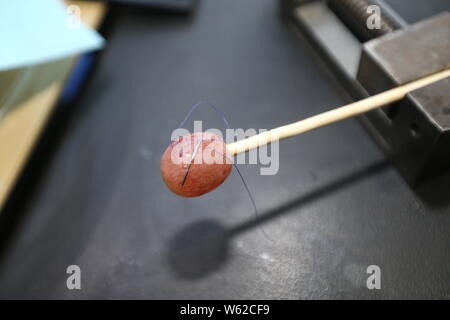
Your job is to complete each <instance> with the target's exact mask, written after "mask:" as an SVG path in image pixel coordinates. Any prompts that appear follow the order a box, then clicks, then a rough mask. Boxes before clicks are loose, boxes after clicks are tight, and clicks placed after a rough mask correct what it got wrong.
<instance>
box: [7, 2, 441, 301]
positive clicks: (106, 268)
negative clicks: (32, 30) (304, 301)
mask: <svg viewBox="0 0 450 320" xmlns="http://www.w3.org/2000/svg"><path fill="white" fill-rule="evenodd" d="M389 3H391V4H392V5H393V7H395V8H396V9H397V10H398V11H399V12H400V13H401V14H402V15H403V16H404V17H405V18H406V19H407V20H408V21H409V22H414V21H417V20H420V19H423V18H425V17H428V16H430V15H432V14H434V13H437V12H439V11H441V10H443V9H448V6H449V5H448V1H447V0H442V1H438V0H434V1H423V0H414V1H411V0H407V1H406V0H403V1H401V0H392V1H389ZM106 35H107V38H108V44H107V48H106V50H105V51H104V52H103V54H102V55H101V57H100V60H99V63H98V66H97V67H96V69H95V71H94V72H93V74H92V77H91V78H90V79H89V81H88V83H87V85H86V88H85V90H84V91H83V93H82V95H81V97H80V98H79V99H78V100H77V101H76V103H74V104H73V105H72V106H71V107H70V108H69V107H67V110H64V109H63V108H62V109H61V110H59V111H58V112H57V114H58V113H59V116H56V115H55V119H56V120H55V119H54V120H52V125H51V127H50V129H49V132H47V133H46V135H45V138H44V142H42V143H41V144H42V146H40V147H39V148H38V149H37V152H36V155H35V156H34V158H33V160H32V161H33V163H32V164H30V166H31V168H32V169H27V172H28V173H27V174H25V175H24V178H23V179H22V180H21V182H20V183H19V186H18V189H17V190H18V191H16V192H15V193H14V195H13V198H12V200H11V202H10V204H9V205H8V207H7V208H6V210H5V212H4V214H3V217H2V218H3V219H2V220H3V221H2V230H3V232H2V237H1V241H2V243H1V251H0V298H68V299H72V298H74V299H77V298H201V299H202V298H212V299H214V298H236V299H240V298H246V299H253V298H255V299H260V298H262V299H266V298H276V299H278V298H288V299H299V298H368V299H372V298H374V299H376V298H387V299H390V298H450V267H449V266H450V232H449V231H450V204H449V203H448V201H447V200H448V198H450V196H449V188H450V176H449V175H446V176H443V177H441V178H439V179H437V180H435V181H432V182H430V183H428V184H426V185H424V186H422V187H421V188H420V190H416V191H413V190H412V189H411V188H410V187H409V186H408V185H406V184H405V182H404V181H403V180H402V178H401V177H400V176H399V175H398V173H397V172H396V171H395V170H394V169H393V168H392V167H391V166H390V165H389V164H388V163H386V160H385V159H384V156H383V154H382V153H381V151H380V150H379V149H378V148H377V147H376V145H375V144H374V143H373V141H372V140H371V139H370V138H369V137H368V135H367V134H366V133H365V131H364V129H363V128H362V127H361V126H360V124H359V123H358V122H357V121H355V120H347V121H344V122H342V123H339V124H335V125H332V126H329V127H326V128H323V129H321V130H318V131H315V132H311V133H308V134H305V135H303V136H301V137H297V138H293V139H290V140H287V141H284V142H282V143H281V145H280V157H281V160H280V171H279V173H278V174H277V175H275V176H261V175H259V167H258V166H256V165H247V166H241V170H242V172H243V174H244V176H245V177H246V179H247V183H248V184H249V186H250V188H251V190H252V192H253V194H254V197H255V200H256V202H257V205H258V208H259V211H260V212H259V215H258V216H257V217H256V216H255V214H254V212H253V211H252V207H251V205H250V201H249V199H248V197H247V196H246V194H245V191H244V188H243V185H242V183H241V181H240V180H239V176H238V175H237V174H236V172H234V173H233V174H232V176H231V177H230V178H229V179H228V180H227V181H226V182H225V183H224V185H223V186H221V187H220V188H219V189H217V190H216V191H214V192H212V193H210V194H208V195H206V196H204V197H200V198H195V199H189V200H187V199H184V198H180V197H177V196H175V195H174V194H172V193H170V192H169V191H168V190H167V189H166V187H165V186H164V184H163V183H162V181H161V178H160V173H159V160H160V155H161V153H162V151H163V150H164V149H165V148H166V146H167V144H168V142H169V137H170V134H171V131H172V130H173V129H174V127H176V126H177V124H178V123H179V121H180V120H181V119H182V118H183V116H184V114H185V113H186V112H187V110H188V108H189V107H190V106H191V105H192V104H194V103H196V102H198V101H201V100H207V101H211V102H212V103H214V104H215V105H216V106H217V107H219V108H220V109H222V110H223V112H224V113H225V114H226V116H227V117H228V119H229V121H230V122H231V125H232V126H233V127H240V128H250V127H252V128H272V127H276V126H279V125H282V124H285V123H289V122H292V121H293V120H296V119H301V118H304V117H307V116H310V115H313V114H316V113H318V112H321V111H325V110H328V109H330V108H331V107H335V106H339V105H341V104H342V103H344V102H345V101H346V98H345V95H344V93H343V91H342V89H341V88H340V87H339V85H338V84H337V83H336V82H335V81H333V80H332V78H331V77H330V75H329V74H328V73H327V72H326V71H325V70H324V69H323V68H321V65H320V63H318V60H317V59H316V58H315V57H314V55H313V53H312V52H311V50H310V49H309V48H308V46H307V45H306V44H305V43H302V42H301V41H299V40H298V39H297V38H296V37H295V36H294V35H293V34H292V32H291V31H290V29H289V28H288V27H287V26H286V25H285V24H283V22H282V21H281V20H280V18H279V14H278V5H277V3H276V1H273V0H245V1H242V0H227V1H222V0H207V1H201V2H200V3H199V5H198V8H197V10H196V12H195V14H193V15H192V16H185V15H170V14H163V13H158V14H156V13H153V12H151V11H138V10H126V9H123V8H122V9H121V10H120V11H116V12H113V15H112V17H111V21H110V25H109V27H108V28H107V33H106ZM194 119H196V120H200V119H201V120H203V121H204V125H207V126H208V127H219V128H220V127H222V125H221V123H220V121H219V120H218V119H217V116H216V115H215V114H214V113H213V112H212V111H211V110H209V109H206V108H205V109H201V110H198V111H197V112H196V113H195V115H194V116H193V118H192V120H194ZM45 139H46V140H45ZM45 141H47V142H45ZM6 217H8V218H6ZM263 231H264V232H263ZM264 233H266V234H268V235H269V236H270V238H272V241H271V240H270V239H268V238H267V237H266V236H265V234H264ZM69 265H78V266H80V268H81V274H82V277H81V279H82V281H81V283H82V289H81V290H72V291H71V290H68V289H67V287H66V279H67V276H68V275H67V274H66V268H67V267H68V266H69ZM369 265H378V266H379V267H380V268H381V275H382V276H381V290H368V289H367V288H366V279H367V277H368V275H367V274H366V268H367V267H368V266H369Z"/></svg>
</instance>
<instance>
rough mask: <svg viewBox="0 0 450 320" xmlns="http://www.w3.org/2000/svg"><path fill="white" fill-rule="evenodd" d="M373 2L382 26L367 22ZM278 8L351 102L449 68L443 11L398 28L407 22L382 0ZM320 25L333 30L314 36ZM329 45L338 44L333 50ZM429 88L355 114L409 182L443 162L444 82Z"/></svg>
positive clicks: (449, 24) (449, 154) (449, 22)
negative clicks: (400, 99) (317, 52)
mask: <svg viewBox="0 0 450 320" xmlns="http://www.w3.org/2000/svg"><path fill="white" fill-rule="evenodd" d="M373 4H376V5H378V6H379V7H380V9H381V28H380V29H373V30H371V29H369V28H368V27H367V25H366V21H367V18H368V12H367V9H368V7H369V6H370V5H373ZM284 10H285V15H287V16H288V17H289V18H290V21H293V22H294V25H295V26H297V27H299V28H300V29H301V30H302V31H303V32H304V33H305V34H306V35H307V37H308V39H309V40H311V42H312V43H313V45H314V47H315V48H316V49H318V51H319V52H320V55H321V56H322V57H324V58H325V61H326V62H327V64H328V65H329V66H330V67H331V68H332V70H333V71H334V72H335V73H336V74H337V76H338V78H339V80H341V83H342V84H343V85H344V86H345V87H346V89H347V90H348V92H349V93H350V94H351V96H352V97H353V98H354V99H361V98H364V97H367V96H368V95H370V94H375V93H379V92H381V91H384V90H387V89H390V88H392V87H395V86H398V85H401V84H404V83H406V82H408V81H412V80H414V79H416V78H419V77H423V76H426V75H429V74H432V73H435V72H437V71H440V70H442V69H444V68H446V67H448V66H449V65H450V56H449V55H448V52H450V41H449V39H450V31H449V30H450V14H443V15H440V16H437V17H435V18H430V20H429V21H426V22H422V23H419V24H416V25H414V26H413V27H411V28H407V29H405V30H407V31H403V30H401V29H403V28H405V27H407V23H406V22H405V21H404V20H403V19H402V18H400V17H399V16H398V15H397V14H396V13H395V12H394V11H393V10H392V9H391V8H390V7H389V6H388V5H387V4H386V3H385V2H383V1H381V0H378V1H375V0H329V1H320V0H317V1H285V3H284ZM317 17H320V19H318V18H317ZM327 28H328V29H333V31H334V32H333V34H332V35H327V34H326V33H325V32H323V31H322V33H321V29H327ZM394 31H396V32H395V33H393V32H394ZM332 37H338V38H339V37H340V39H339V40H337V41H336V40H335V39H333V38H332ZM329 42H341V43H342V44H340V47H336V46H335V45H330V44H329ZM364 42H365V44H364ZM360 51H362V54H360ZM431 88H432V89H429V88H425V89H421V90H418V91H416V92H413V93H411V94H410V95H408V97H407V98H405V99H404V100H403V101H401V102H400V103H397V104H394V105H393V106H391V107H386V108H383V109H380V110H375V111H373V112H371V113H369V114H367V115H363V116H361V117H360V118H361V119H362V121H363V123H364V124H365V125H366V127H367V128H368V129H369V132H370V133H371V134H372V136H373V137H374V138H375V140H376V141H377V142H378V144H379V145H380V146H381V147H382V148H383V149H384V150H385V151H386V152H387V154H388V155H389V156H390V157H391V158H392V160H393V163H394V164H395V165H396V167H397V169H398V170H399V172H400V173H401V174H402V176H403V177H404V178H405V180H406V181H407V182H408V183H409V184H411V185H413V186H414V185H416V184H417V183H419V182H421V181H423V180H426V179H428V178H431V177H434V176H435V175H437V174H442V173H443V172H445V171H446V170H447V169H448V168H449V167H450V148H449V147H448V146H449V144H448V141H449V137H448V136H449V134H450V132H449V125H448V123H449V122H450V120H449V116H448V114H449V112H448V107H447V106H448V104H449V102H450V99H449V95H448V94H447V92H448V91H449V84H448V82H447V80H443V81H441V82H440V83H438V84H436V85H434V86H432V87H431ZM400 110H401V111H400Z"/></svg>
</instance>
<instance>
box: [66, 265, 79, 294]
mask: <svg viewBox="0 0 450 320" xmlns="http://www.w3.org/2000/svg"><path fill="white" fill-rule="evenodd" d="M66 273H67V274H69V276H68V277H67V280H66V286H67V289H69V290H81V269H80V267H79V266H77V265H76V264H73V265H70V266H68V267H67V269H66Z"/></svg>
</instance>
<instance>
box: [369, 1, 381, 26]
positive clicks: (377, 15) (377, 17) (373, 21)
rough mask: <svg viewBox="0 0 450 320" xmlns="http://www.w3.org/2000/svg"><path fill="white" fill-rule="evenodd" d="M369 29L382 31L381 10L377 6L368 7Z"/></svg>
mask: <svg viewBox="0 0 450 320" xmlns="http://www.w3.org/2000/svg"><path fill="white" fill-rule="evenodd" d="M367 13H368V14H369V17H368V18H367V29H369V30H375V29H376V30H380V29H381V8H380V6H377V5H371V6H368V7H367Z"/></svg>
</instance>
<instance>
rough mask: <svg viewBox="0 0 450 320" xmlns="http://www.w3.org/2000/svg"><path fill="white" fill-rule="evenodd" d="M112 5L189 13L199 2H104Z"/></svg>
mask: <svg viewBox="0 0 450 320" xmlns="http://www.w3.org/2000/svg"><path fill="white" fill-rule="evenodd" d="M103 1H105V2H110V3H112V4H120V5H126V6H138V7H144V8H153V9H158V10H168V11H179V12H188V11H191V10H193V9H194V6H195V4H196V2H197V0H103Z"/></svg>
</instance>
